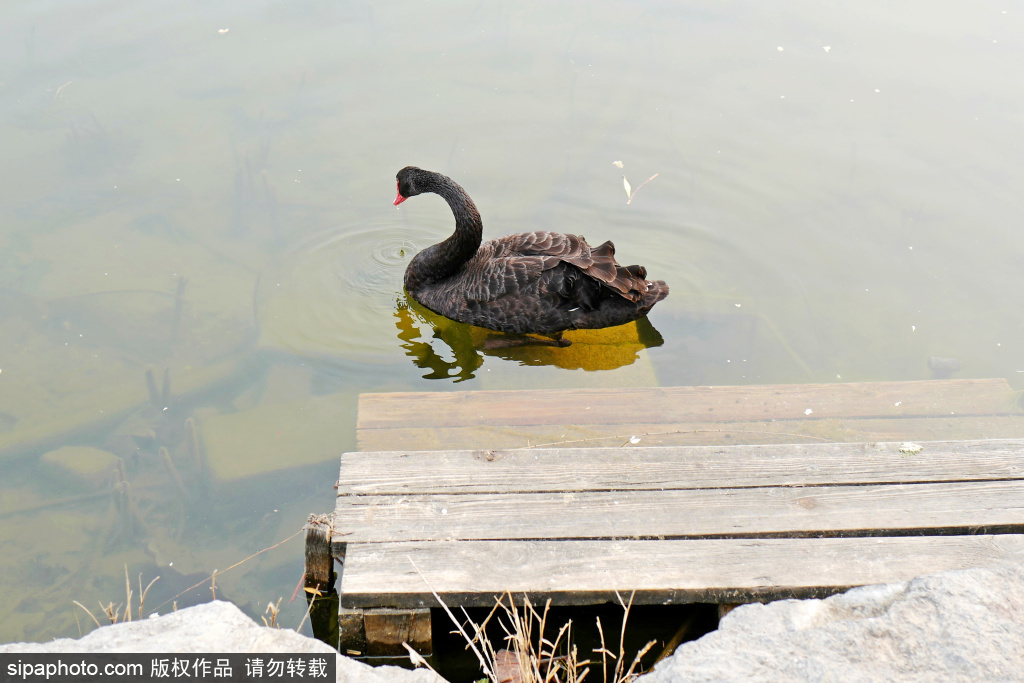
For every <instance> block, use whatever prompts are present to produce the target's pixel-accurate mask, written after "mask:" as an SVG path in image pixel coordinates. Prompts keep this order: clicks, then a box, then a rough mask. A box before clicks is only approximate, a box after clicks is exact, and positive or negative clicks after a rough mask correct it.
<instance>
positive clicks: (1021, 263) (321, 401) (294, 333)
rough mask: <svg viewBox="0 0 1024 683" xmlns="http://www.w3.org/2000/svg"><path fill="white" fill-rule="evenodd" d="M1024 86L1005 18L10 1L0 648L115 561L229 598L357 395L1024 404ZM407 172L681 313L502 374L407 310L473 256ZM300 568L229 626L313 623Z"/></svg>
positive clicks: (258, 595) (324, 500) (279, 569)
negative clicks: (576, 242) (933, 394)
mask: <svg viewBox="0 0 1024 683" xmlns="http://www.w3.org/2000/svg"><path fill="white" fill-rule="evenodd" d="M1022 59H1024V14H1022V13H1021V12H1020V11H1019V8H1016V7H1015V6H1013V5H1012V4H1010V3H992V2H978V3H969V4H964V3H952V2H944V3H933V2H907V3H901V4H900V5H898V6H896V7H894V6H892V5H891V4H888V3H881V2H869V3H842V4H840V3H824V4H823V3H820V2H801V1H798V0H787V1H785V2H780V3H757V2H710V1H707V0H700V1H697V2H690V3H678V2H673V3H669V2H644V3H629V2H622V3H615V2H601V1H596V2H582V1H581V2H568V3H557V2H535V3H531V2H525V3H524V2H517V3H482V2H479V3H455V2H436V1H430V2H427V1H417V2H395V3H386V4H379V3H368V2H367V3H364V2H357V1H355V2H328V1H326V0H323V1H320V0H289V1H284V0H281V1H263V2H233V1H228V2H220V3H205V2H148V3H125V2H110V1H100V0H51V1H49V2H34V3H14V2H8V3H4V4H3V5H0V150H2V152H3V153H2V155H0V187H2V189H3V191H2V193H0V642H4V641H12V640H23V639H27V640H44V639H48V638H52V637H55V636H77V635H78V633H79V630H80V629H81V630H82V631H87V630H89V629H91V628H92V627H93V624H92V621H91V619H90V617H89V616H88V615H87V614H86V613H85V612H84V611H83V610H81V609H79V608H77V607H75V606H74V605H73V603H72V601H73V600H78V601H79V602H81V603H83V604H84V605H85V606H86V607H88V608H89V609H90V610H91V611H92V612H93V613H94V614H96V616H97V617H99V616H100V612H101V609H100V605H99V603H100V602H102V603H103V604H104V605H106V604H107V603H109V602H111V601H112V602H113V603H114V605H115V607H116V606H117V605H118V604H119V603H121V604H123V603H124V602H125V567H127V572H128V574H129V577H130V581H131V584H132V589H133V591H134V595H133V598H132V600H133V604H134V605H135V606H136V608H137V605H138V596H139V592H140V591H139V587H138V582H139V576H140V575H141V577H142V587H143V588H144V587H145V585H146V584H147V583H148V582H149V581H150V580H152V579H153V578H155V577H157V576H159V577H160V578H159V580H158V581H157V582H156V583H155V584H154V586H153V588H152V589H151V590H150V592H149V594H148V595H147V598H146V611H147V612H149V611H151V610H154V609H156V610H159V611H161V612H166V611H168V610H170V609H172V608H173V605H174V602H175V601H176V602H177V604H178V605H179V606H183V605H187V604H192V603H194V602H197V601H204V600H208V599H209V598H210V597H211V589H210V586H209V583H205V584H202V585H200V586H198V587H195V588H191V589H190V587H192V586H194V585H195V584H197V583H200V582H201V581H203V580H204V579H206V578H208V577H209V576H210V574H211V573H212V572H213V571H214V570H219V571H225V570H227V569H228V568H229V567H232V566H233V565H236V563H238V562H240V561H241V560H244V559H245V558H247V557H248V556H250V555H252V554H254V553H256V552H258V551H259V550H261V549H264V548H267V547H269V546H271V545H273V544H275V543H277V542H278V541H281V540H283V539H285V538H288V537H290V536H292V535H293V534H294V533H295V532H296V531H297V530H298V529H299V528H300V527H301V524H302V522H303V521H304V520H305V517H306V515H307V514H308V513H310V512H327V511H329V510H330V509H331V508H332V506H333V499H334V491H333V488H332V486H333V483H334V481H335V479H336V476H337V458H338V455H339V454H340V453H341V452H343V451H344V450H347V449H352V448H354V447H355V435H354V425H355V405H356V397H357V396H358V395H359V394H360V393H362V392H368V391H393V390H402V391H408V390H413V391H444V390H452V389H480V388H484V389H493V388H503V387H516V388H529V387H574V386H609V387H615V386H637V385H639V386H644V385H656V384H660V385H682V384H757V383H786V382H831V381H866V380H904V379H923V378H927V377H929V376H930V372H929V369H928V363H927V361H928V358H929V357H931V356H940V357H955V358H957V359H958V360H959V362H960V364H961V368H962V369H961V370H960V371H959V372H958V373H956V375H955V376H957V377H1007V378H1009V379H1010V381H1011V383H1013V384H1014V386H1018V387H1019V386H1020V385H1021V382H1020V378H1021V377H1022V376H1024V356H1022V339H1021V338H1022V335H1021V328H1022V326H1024V317H1022V313H1021V311H1024V287H1022V286H1021V285H1022V284H1024V231H1022V230H1020V228H1019V225H1018V224H1019V222H1020V218H1021V215H1022V213H1024V212H1022V208H1024V199H1022V197H1024V195H1022V194H1021V192H1020V189H1019V188H1020V187H1021V186H1022V180H1024V178H1022V175H1024V166H1022V165H1021V164H1020V159H1022V158H1024V149H1022V147H1024V135H1022V133H1021V129H1020V125H1019V112H1020V111H1021V109H1022V105H1024V102H1022V101H1021V100H1022V99H1024V91H1022V90H1021V88H1020V87H1019V71H1020V66H1021V64H1022ZM614 162H620V163H621V168H620V166H619V165H617V164H615V163H614ZM409 164H415V165H418V166H421V167H423V168H428V169H433V170H438V171H442V172H444V173H446V174H448V175H450V176H452V177H454V178H455V179H456V180H457V181H458V182H460V183H461V184H462V185H463V186H464V187H466V189H467V190H468V191H469V192H470V194H471V195H472V196H473V198H474V200H475V201H476V203H477V205H478V206H479V208H480V210H481V213H482V215H483V218H484V232H485V236H486V237H496V236H499V235H503V234H508V233H512V232H519V231H524V230H531V229H554V230H560V231H565V232H573V233H578V234H583V235H585V236H586V237H588V238H589V239H590V240H591V241H592V242H593V243H600V242H603V241H604V240H606V239H611V240H613V241H614V242H615V244H616V246H617V252H618V256H619V257H620V260H621V261H622V262H624V263H641V264H643V265H645V266H646V267H647V269H648V272H649V273H650V275H651V277H653V278H656V279H664V280H666V281H668V282H669V284H670V286H671V287H672V293H671V295H670V296H669V298H668V299H667V300H665V301H663V302H662V303H660V304H658V306H657V307H656V308H655V309H654V311H653V313H652V314H651V316H650V319H649V325H646V326H645V327H644V328H643V329H642V330H641V334H634V335H633V337H631V338H614V339H607V340H604V341H602V340H598V342H595V343H592V344H590V345H589V347H588V346H587V345H585V344H579V345H576V346H575V347H572V348H575V349H576V350H575V351H574V352H573V353H574V354H575V355H568V354H564V355H561V356H559V355H558V353H557V350H551V349H538V350H534V351H529V350H526V351H524V350H515V351H501V352H497V351H491V350H486V349H483V348H482V345H481V343H480V341H481V340H480V339H479V337H478V333H477V332H475V331H473V330H470V329H469V328H466V327H464V326H458V325H454V326H453V325H450V324H447V323H446V322H445V321H442V320H437V319H436V318H431V317H430V316H429V315H426V314H425V313H424V312H423V311H421V310H417V309H416V308H415V307H414V306H411V305H410V304H409V302H407V301H406V299H405V297H404V294H403V293H402V292H401V275H402V271H403V269H404V267H405V264H406V263H407V262H408V260H409V258H410V257H411V255H412V254H413V253H415V251H416V250H418V249H420V248H422V247H424V246H426V245H429V244H431V243H433V242H435V241H437V240H439V239H441V238H443V237H444V236H446V235H447V234H448V232H449V231H450V229H451V217H450V214H449V212H448V209H447V207H446V206H445V205H444V203H443V202H442V201H441V200H440V199H439V198H437V197H434V196H425V197H419V198H416V199H415V200H413V201H409V202H406V203H404V204H403V205H402V206H401V207H400V208H399V209H396V208H394V207H393V206H392V205H391V202H392V200H393V198H394V190H395V184H394V174H395V172H396V171H397V170H398V169H399V168H401V167H403V166H406V165H409ZM655 174H657V177H656V178H654V179H653V180H651V181H650V182H649V183H648V184H646V185H644V186H643V187H642V188H641V187H640V185H641V184H642V183H643V182H644V181H645V180H647V179H648V178H651V177H652V176H654V175H655ZM623 176H625V178H626V179H627V181H628V182H629V184H630V186H631V188H632V189H634V190H636V193H635V195H634V196H633V199H632V201H631V202H630V203H629V204H628V205H627V194H626V192H625V189H624V185H623ZM637 188H639V189H637ZM605 342H606V343H605ZM569 350H571V349H569ZM569 350H566V351H569ZM147 369H148V370H149V375H150V377H151V380H148V379H147ZM165 373H166V377H167V379H168V383H167V386H166V388H165V383H164V378H165ZM193 434H194V435H195V436H194V437H193ZM193 440H194V441H196V442H197V443H198V450H197V449H196V448H195V447H194V446H192V445H191V444H192V443H193ZM69 448H78V449H79V450H68V449H69ZM82 448H90V449H93V450H89V451H84V450H80V449H82ZM161 449H163V450H161ZM54 451H56V452H54ZM165 453H166V455H165ZM168 460H169V461H170V462H171V463H172V464H173V466H174V467H173V469H174V471H173V472H172V469H171V467H170V466H168V465H167V461H168ZM118 463H123V465H120V464H118ZM90 467H94V469H92V470H90ZM121 467H123V475H122V474H118V475H117V477H118V479H117V480H115V482H113V483H112V481H111V478H110V475H109V472H110V471H111V470H112V468H121ZM117 471H118V472H121V471H122V470H121V469H117ZM96 472H99V474H97V473H96ZM179 482H180V484H179ZM112 486H113V487H114V489H113V491H112ZM301 550H302V549H301V542H300V540H299V539H294V540H292V541H290V542H289V543H286V544H284V545H282V546H280V547H277V548H274V549H273V550H268V551H267V552H265V553H262V554H260V555H259V556H258V557H256V558H254V559H251V560H248V561H246V562H244V563H243V564H241V565H239V566H237V567H234V568H232V569H230V570H229V571H226V573H224V574H223V575H219V576H218V577H217V581H216V592H217V596H218V597H222V598H226V599H230V600H232V601H234V602H236V603H237V604H239V605H240V606H242V607H243V608H244V609H246V610H247V611H248V612H249V613H250V614H252V615H254V616H258V615H260V614H263V613H264V612H265V610H266V607H267V604H268V603H269V602H275V601H277V600H278V598H281V597H283V598H284V600H283V601H282V603H281V615H280V617H279V622H280V623H281V624H283V625H285V626H289V627H294V626H296V625H297V624H298V623H299V621H300V620H301V618H302V612H303V610H304V605H303V601H302V600H301V599H299V600H296V601H295V602H294V603H289V602H288V600H289V598H290V597H291V595H292V592H293V590H294V587H295V585H296V583H297V582H298V580H299V577H300V573H301V568H302V553H301ZM307 628H308V627H307Z"/></svg>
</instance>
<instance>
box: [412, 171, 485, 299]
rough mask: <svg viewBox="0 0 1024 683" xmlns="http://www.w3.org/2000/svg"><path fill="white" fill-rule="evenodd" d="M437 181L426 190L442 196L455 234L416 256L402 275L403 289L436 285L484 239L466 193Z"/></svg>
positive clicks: (460, 265) (474, 251) (455, 269)
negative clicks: (452, 219) (451, 215)
mask: <svg viewBox="0 0 1024 683" xmlns="http://www.w3.org/2000/svg"><path fill="white" fill-rule="evenodd" d="M442 178H443V180H440V181H439V182H438V183H437V184H436V186H435V187H432V188H431V189H430V190H429V191H430V192H434V193H435V194H439V195H441V197H443V198H444V200H445V201H446V202H448V206H450V207H451V210H452V213H453V214H454V215H455V232H454V233H453V234H452V236H451V237H449V238H448V239H446V240H445V241H443V242H440V243H438V244H435V245H434V246H432V247H428V248H426V249H424V250H423V251H421V252H420V253H418V254H416V256H415V257H413V260H412V261H411V262H410V263H409V268H408V270H407V271H406V274H405V288H406V290H408V291H413V290H415V289H416V288H417V286H418V285H422V284H427V283H430V282H437V281H438V280H443V279H445V278H448V277H451V276H452V275H454V274H455V272H456V271H458V270H459V268H461V267H462V265H463V264H464V263H466V262H467V261H469V260H470V259H471V258H473V254H475V253H476V250H477V249H478V248H479V247H480V240H481V239H482V236H483V221H481V220H480V212H479V211H477V209H476V205H475V204H474V203H473V200H472V199H470V198H469V195H468V194H466V191H465V190H463V189H462V188H461V187H460V186H459V185H458V184H457V183H455V182H454V181H452V180H451V179H449V178H444V177H443V176H442Z"/></svg>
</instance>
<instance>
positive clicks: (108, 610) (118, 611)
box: [71, 565, 160, 636]
mask: <svg viewBox="0 0 1024 683" xmlns="http://www.w3.org/2000/svg"><path fill="white" fill-rule="evenodd" d="M158 580H160V577H159V576H158V577H156V578H155V579H153V580H152V581H150V582H149V584H147V585H146V588H145V589H143V588H142V574H139V612H138V617H137V618H139V619H141V618H142V610H143V609H144V608H145V606H146V595H147V594H148V593H149V589H150V588H152V587H153V584H154V583H156V582H157V581H158ZM124 593H125V601H124V602H121V603H118V604H117V606H114V603H113V602H112V601H111V602H108V603H107V604H106V605H104V604H103V603H102V602H101V603H99V606H100V610H102V612H103V614H105V615H106V617H107V619H108V620H109V621H110V623H111V624H116V623H117V622H118V621H121V622H124V621H131V620H132V596H133V595H134V593H133V591H132V582H131V579H129V578H128V565H125V566H124ZM71 602H73V603H74V604H76V605H78V606H79V607H81V608H82V610H84V611H85V613H86V614H88V615H89V617H90V618H91V619H92V620H93V621H94V622H95V623H96V625H97V626H100V625H101V624H100V621H99V619H97V618H96V617H95V615H93V613H92V612H90V611H89V608H88V607H86V606H85V605H83V604H82V603H80V602H78V600H72V601H71ZM77 619H78V617H77V615H76V617H75V620H76V621H77ZM78 635H80V636H81V635H82V626H81V624H79V626H78Z"/></svg>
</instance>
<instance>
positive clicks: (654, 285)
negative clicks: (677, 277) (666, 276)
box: [641, 280, 668, 314]
mask: <svg viewBox="0 0 1024 683" xmlns="http://www.w3.org/2000/svg"><path fill="white" fill-rule="evenodd" d="M666 296H668V285H666V284H665V281H664V280H654V281H653V282H647V291H646V292H644V295H643V303H642V304H641V308H642V309H643V311H644V313H645V314H646V313H647V311H649V310H651V307H652V306H654V304H656V303H658V302H659V301H661V300H662V299H664V298H665V297H666Z"/></svg>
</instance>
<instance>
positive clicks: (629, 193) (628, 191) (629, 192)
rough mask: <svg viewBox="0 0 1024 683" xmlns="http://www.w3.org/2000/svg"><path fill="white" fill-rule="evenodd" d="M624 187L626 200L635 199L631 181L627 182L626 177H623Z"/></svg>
mask: <svg viewBox="0 0 1024 683" xmlns="http://www.w3.org/2000/svg"><path fill="white" fill-rule="evenodd" d="M622 186H623V187H624V188H626V198H627V199H632V198H633V190H631V189H630V187H629V181H628V180H626V176H622ZM626 203H627V204H628V203H629V202H628V201H627V202H626Z"/></svg>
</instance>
